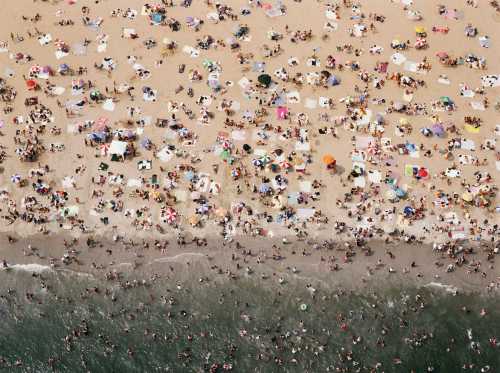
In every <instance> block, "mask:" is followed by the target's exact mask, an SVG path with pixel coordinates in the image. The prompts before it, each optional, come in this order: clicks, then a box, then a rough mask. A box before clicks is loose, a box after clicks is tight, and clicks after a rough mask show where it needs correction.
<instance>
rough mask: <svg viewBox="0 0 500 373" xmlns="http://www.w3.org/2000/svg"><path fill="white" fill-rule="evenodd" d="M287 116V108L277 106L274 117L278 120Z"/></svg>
mask: <svg viewBox="0 0 500 373" xmlns="http://www.w3.org/2000/svg"><path fill="white" fill-rule="evenodd" d="M287 114H288V108H287V107H285V106H278V107H277V108H276V115H277V116H278V119H285V118H286V116H287Z"/></svg>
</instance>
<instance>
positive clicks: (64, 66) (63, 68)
mask: <svg viewBox="0 0 500 373" xmlns="http://www.w3.org/2000/svg"><path fill="white" fill-rule="evenodd" d="M57 71H58V72H59V74H64V73H66V72H68V71H69V65H68V64H67V63H63V64H60V65H59V67H58V69H57Z"/></svg>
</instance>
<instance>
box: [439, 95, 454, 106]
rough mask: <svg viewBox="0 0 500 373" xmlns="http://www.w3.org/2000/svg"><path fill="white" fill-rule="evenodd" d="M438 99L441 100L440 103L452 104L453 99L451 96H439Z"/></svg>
mask: <svg viewBox="0 0 500 373" xmlns="http://www.w3.org/2000/svg"><path fill="white" fill-rule="evenodd" d="M439 100H440V101H441V103H442V104H443V105H452V104H453V101H452V100H451V98H450V97H449V96H441V97H440V98H439Z"/></svg>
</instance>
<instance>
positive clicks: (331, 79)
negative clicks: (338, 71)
mask: <svg viewBox="0 0 500 373" xmlns="http://www.w3.org/2000/svg"><path fill="white" fill-rule="evenodd" d="M327 83H328V84H329V85H331V86H332V87H333V86H336V85H339V84H340V79H339V78H338V77H336V76H335V75H330V76H329V77H328V79H327Z"/></svg>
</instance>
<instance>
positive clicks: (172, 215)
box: [165, 207, 177, 224]
mask: <svg viewBox="0 0 500 373" xmlns="http://www.w3.org/2000/svg"><path fill="white" fill-rule="evenodd" d="M165 219H166V221H167V223H168V224H173V223H174V222H175V221H176V220H177V211H175V210H174V209H173V208H172V207H169V208H167V210H166V211H165Z"/></svg>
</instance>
